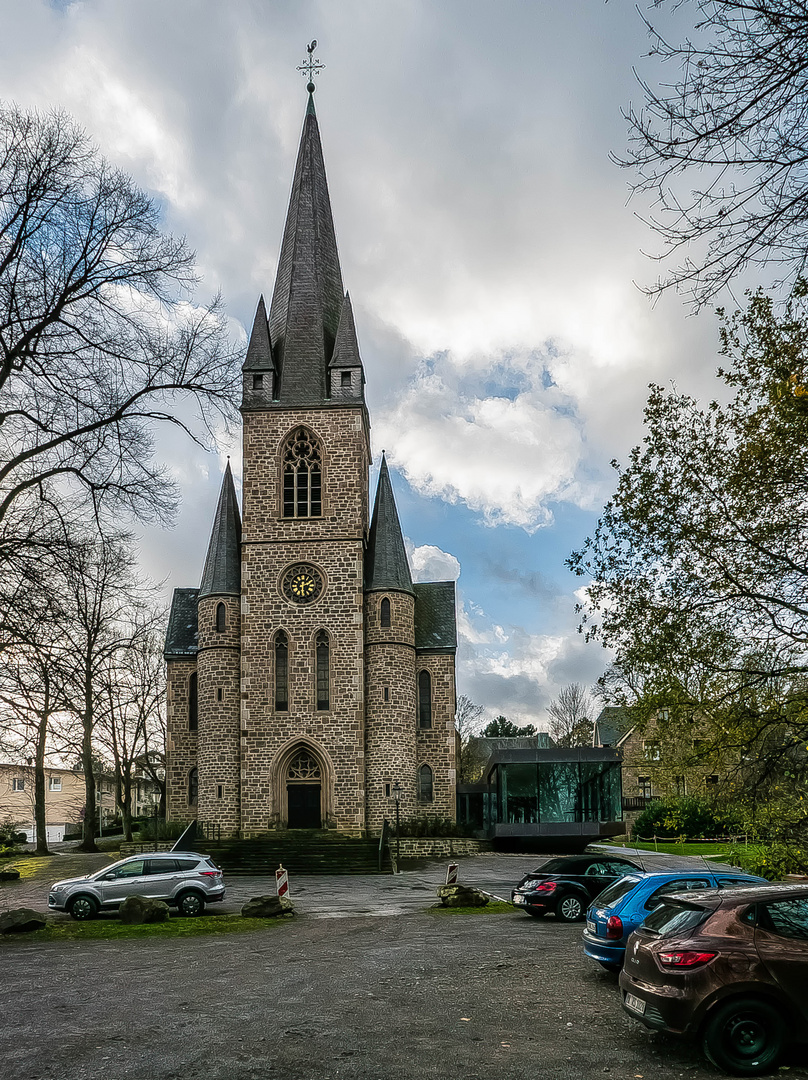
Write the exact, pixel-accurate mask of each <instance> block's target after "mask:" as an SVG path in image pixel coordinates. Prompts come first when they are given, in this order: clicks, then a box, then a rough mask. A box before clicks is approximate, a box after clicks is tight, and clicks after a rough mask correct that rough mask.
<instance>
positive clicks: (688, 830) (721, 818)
mask: <svg viewBox="0 0 808 1080" xmlns="http://www.w3.org/2000/svg"><path fill="white" fill-rule="evenodd" d="M739 830H740V831H742V830H741V827H740V823H739V821H738V818H737V816H736V815H733V813H732V812H729V813H727V811H726V810H718V809H716V807H715V806H713V805H712V804H711V803H710V802H708V801H707V800H706V799H701V798H699V797H698V796H697V795H682V796H672V797H671V798H668V799H658V800H656V801H655V802H652V803H651V804H650V806H647V807H646V808H645V810H643V811H642V812H641V813H640V814H639V815H638V816H637V819H636V821H635V822H634V825H633V827H632V830H631V835H632V837H640V836H643V837H649V836H664V837H668V838H670V839H676V838H677V837H680V836H684V837H687V838H694V837H701V836H707V837H713V836H730V835H733V834H734V833H737V832H738V831H739Z"/></svg>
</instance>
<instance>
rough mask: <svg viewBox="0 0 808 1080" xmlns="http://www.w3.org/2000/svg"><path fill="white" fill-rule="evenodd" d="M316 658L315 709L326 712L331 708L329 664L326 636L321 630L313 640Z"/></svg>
mask: <svg viewBox="0 0 808 1080" xmlns="http://www.w3.org/2000/svg"><path fill="white" fill-rule="evenodd" d="M314 645H315V657H316V681H317V708H318V710H326V709H330V708H331V687H330V681H331V680H330V664H329V653H330V648H329V643H328V634H327V633H326V632H325V630H321V631H320V632H319V634H318V635H317V637H316V639H315V643H314Z"/></svg>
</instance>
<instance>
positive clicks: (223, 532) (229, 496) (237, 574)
mask: <svg viewBox="0 0 808 1080" xmlns="http://www.w3.org/2000/svg"><path fill="white" fill-rule="evenodd" d="M240 593H241V515H240V514H239V509H238V499H237V498H236V489H235V486H234V484H233V474H232V473H231V471H230V462H229V461H228V462H227V468H226V469H225V471H224V479H223V480H222V490H221V492H220V494H219V504H218V506H217V507H216V517H215V518H214V519H213V531H212V532H211V534H210V544H209V545H208V554H207V558H206V559H205V569H204V570H203V571H202V585H201V588H200V590H199V599H200V600H202V599H204V597H206V596H227V595H231V596H239V595H240Z"/></svg>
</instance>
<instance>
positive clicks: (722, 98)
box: [615, 0, 808, 305]
mask: <svg viewBox="0 0 808 1080" xmlns="http://www.w3.org/2000/svg"><path fill="white" fill-rule="evenodd" d="M652 6H653V7H654V8H657V9H661V8H663V7H667V8H669V9H671V12H672V13H673V14H674V16H675V17H679V18H682V17H685V16H686V12H687V10H688V8H691V9H693V10H694V15H695V19H694V26H693V34H692V36H686V37H684V39H683V40H682V38H681V36H680V35H679V34H678V33H677V35H676V36H677V38H678V40H673V41H669V40H667V39H666V37H664V36H663V34H662V33H661V32H660V31H659V30H658V29H657V28H656V26H654V25H652V23H651V22H650V21H648V20H646V25H647V27H648V32H649V35H650V37H651V42H652V47H651V52H650V55H652V56H654V57H656V58H658V60H659V61H660V63H661V64H662V65H665V66H666V67H667V68H672V69H674V71H675V75H674V81H673V82H667V83H663V84H661V85H660V86H659V87H658V88H655V87H654V86H652V85H651V83H649V82H647V81H644V80H642V79H640V85H641V87H642V91H643V97H644V105H643V107H642V108H639V109H635V108H634V107H631V108H630V109H629V110H628V111H627V113H626V114H625V115H626V118H627V120H628V122H629V125H630V133H631V142H630V147H629V152H628V154H627V155H626V156H625V157H623V158H620V157H617V158H616V159H615V160H617V161H618V163H619V164H621V165H624V166H628V167H630V168H632V169H634V170H636V172H637V173H638V175H639V179H638V181H637V182H636V184H635V191H641V192H645V193H647V194H650V195H651V196H652V198H653V200H654V210H653V212H652V214H651V216H650V217H649V219H648V220H649V222H650V224H651V226H652V227H653V228H654V229H655V230H656V231H657V232H658V233H659V235H660V236H661V237H662V239H663V241H664V244H665V248H666V252H665V253H664V254H663V256H662V257H663V258H665V257H667V256H670V255H674V256H677V255H679V256H681V257H682V258H681V261H680V263H679V265H677V266H676V267H675V268H674V269H673V270H672V271H671V272H670V273H669V274H668V275H667V276H666V277H664V278H662V279H660V280H659V281H658V282H657V284H656V285H655V286H654V287H653V288H652V289H650V290H649V291H650V292H651V293H657V292H659V291H661V290H662V289H665V288H667V287H669V286H671V285H673V286H676V287H680V286H686V287H688V288H689V289H690V290H691V292H692V296H693V299H694V301H695V303H696V305H701V304H703V303H705V302H707V301H709V300H710V299H711V298H712V297H714V296H715V294H716V293H718V292H719V291H720V290H721V289H722V288H723V287H724V286H726V285H728V284H729V283H730V282H731V281H732V279H733V278H734V277H736V275H738V274H739V273H740V272H741V271H742V270H744V268H746V267H749V266H760V265H765V264H780V266H781V267H782V275H783V279H784V280H787V279H788V278H789V277H790V276H791V275H794V274H802V273H803V272H804V268H805V261H806V252H808V112H806V109H805V101H806V95H808V3H806V2H805V0H654V3H653V5H652ZM688 185H690V186H691V187H690V190H688Z"/></svg>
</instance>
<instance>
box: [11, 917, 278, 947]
mask: <svg viewBox="0 0 808 1080" xmlns="http://www.w3.org/2000/svg"><path fill="white" fill-rule="evenodd" d="M282 922H291V920H290V919H283V918H281V919H245V918H244V917H243V916H242V915H200V916H199V917H198V918H194V919H183V918H176V919H169V920H168V921H167V922H164V923H142V924H140V925H137V926H129V925H127V924H125V923H121V922H118V920H117V919H93V920H92V921H91V922H73V921H71V922H58V923H57V922H52V923H49V924H48V925H47V926H46V927H45V928H44V929H43V930H37V931H36V932H35V933H33V934H7V935H5V936H4V937H2V938H0V941H4V942H8V941H75V940H78V941H123V940H142V939H145V938H172V937H173V938H176V937H199V936H201V935H203V934H244V933H249V932H255V931H259V930H268V929H269V928H270V927H271V926H274V925H277V924H278V923H282Z"/></svg>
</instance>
